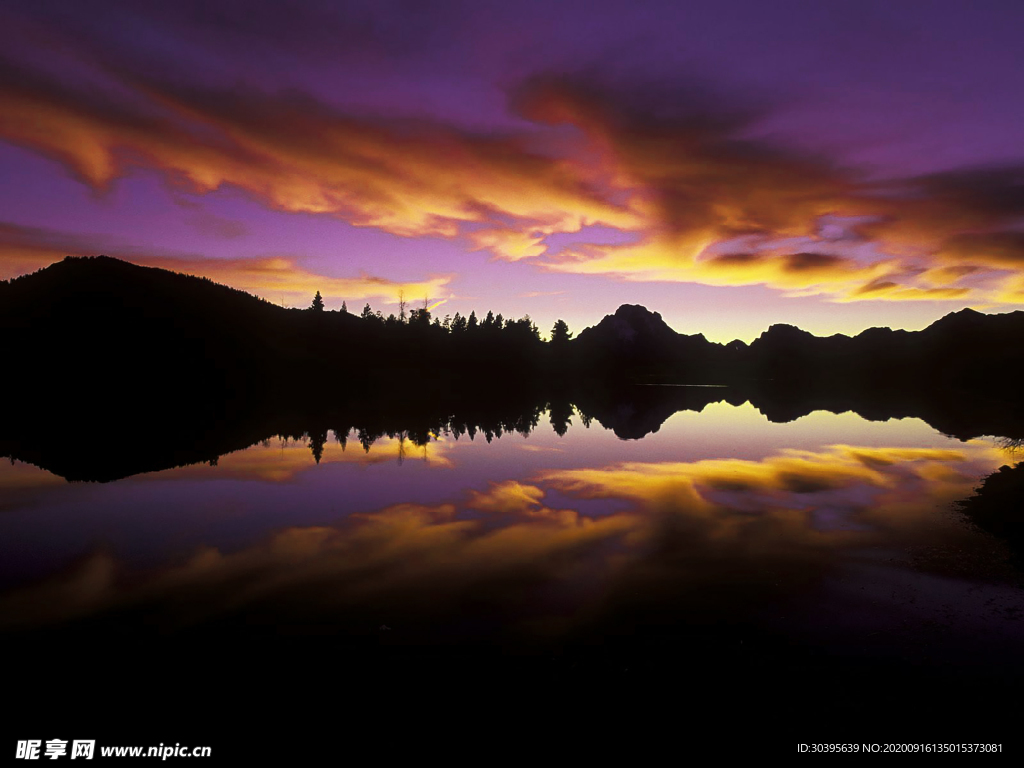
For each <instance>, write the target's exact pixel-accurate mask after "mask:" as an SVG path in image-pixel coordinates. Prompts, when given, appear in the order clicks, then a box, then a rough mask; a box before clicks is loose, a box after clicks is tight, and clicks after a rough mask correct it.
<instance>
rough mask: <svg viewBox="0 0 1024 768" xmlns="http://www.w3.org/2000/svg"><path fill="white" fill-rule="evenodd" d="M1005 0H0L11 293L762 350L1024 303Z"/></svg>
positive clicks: (1017, 28) (1015, 68) (2, 269)
mask: <svg viewBox="0 0 1024 768" xmlns="http://www.w3.org/2000/svg"><path fill="white" fill-rule="evenodd" d="M1022 32H1024V4H1021V3H1019V2H1016V0H1012V1H1011V2H992V1H991V0H975V1H974V2H941V1H940V0H933V1H930V2H914V1H904V2H899V3H892V2H891V1H890V2H874V1H873V0H858V1H857V2H843V1H842V0H833V1H830V2H820V0H819V1H816V2H810V1H809V2H803V1H800V2H796V1H793V0H776V2H772V3H765V2H761V1H760V0H743V1H741V0H716V1H715V2H682V1H681V0H672V1H671V2H655V1H643V0H629V1H628V2H617V1H616V2H601V0H589V2H575V1H574V0H563V1H561V2H552V1H551V0H546V2H532V0H527V1H526V2H516V3H509V2H502V3H495V2H484V1H483V0H475V1H474V2H434V3H424V2H414V1H407V2H388V1H387V0H373V1H372V2H312V1H305V2H291V3H271V2H266V1H265V0H245V1H244V2H241V1H238V2H236V1H235V0H222V1H220V2H216V1H212V0H202V1H194V0H178V1H177V2H174V3H164V2H160V3H151V2H143V1H141V0H132V1H125V2H121V1H119V0H105V1H104V2H98V1H95V0H78V1H77V2H54V1H52V0H35V2H33V3H24V2H18V3H15V2H9V1H8V0H0V279H4V278H11V277H15V276H18V275H22V274H26V273H30V272H33V271H35V270H37V269H40V268H42V267H45V266H47V265H48V264H51V263H53V262H54V261H58V260H60V259H62V258H64V257H65V256H68V255H79V256H80V255H96V254H100V253H103V254H107V255H110V256H116V257H119V258H124V259H127V260H130V261H133V262H135V263H138V264H144V265H152V266H161V267H166V268H169V269H174V270H176V271H181V272H187V273H190V274H198V275H204V276H208V277H210V278H212V279H214V280H217V281H219V282H224V283H227V284H229V285H232V286H235V287H238V288H242V289H244V290H248V291H250V292H252V293H255V294H257V295H260V296H263V297H264V298H267V299H269V300H271V301H274V302H276V303H280V304H283V305H285V306H308V305H309V302H310V300H311V298H312V295H313V294H314V292H316V291H317V290H319V291H321V292H322V294H323V295H324V298H325V302H326V305H327V308H328V309H334V308H338V307H340V306H341V303H342V301H345V302H346V304H347V306H348V307H349V309H350V310H355V311H358V310H360V309H361V308H362V306H363V304H365V303H369V304H370V305H371V306H372V307H373V308H374V309H379V310H381V311H383V312H384V314H389V313H390V312H394V311H397V301H398V298H399V295H400V294H401V295H403V296H404V298H405V300H406V301H407V302H408V303H409V304H410V306H421V305H422V303H423V302H424V301H426V302H428V303H429V304H430V305H436V308H435V309H434V310H433V311H434V314H435V316H441V317H443V316H444V315H445V314H452V315H454V313H455V312H461V313H463V314H468V312H469V311H471V310H476V311H477V312H478V314H482V313H485V312H486V311H487V310H493V311H494V312H495V313H501V314H503V315H504V316H505V317H521V316H523V315H529V316H530V317H531V318H532V319H533V320H534V321H535V322H536V323H537V325H538V326H539V327H540V328H541V331H542V333H547V332H548V331H549V330H550V328H551V326H552V324H553V323H554V321H555V320H556V319H557V318H564V319H565V320H566V321H567V322H568V323H569V325H570V328H571V329H572V330H573V331H576V332H578V331H579V330H581V329H582V328H584V327H586V326H588V325H593V324H594V323H596V322H598V321H599V320H600V319H601V318H602V317H603V316H604V315H606V314H608V313H611V312H613V311H614V310H615V308H616V307H617V306H619V305H620V304H623V303H631V304H643V305H644V306H646V307H648V308H649V309H651V310H653V311H657V312H660V313H661V314H662V316H663V317H664V318H665V320H666V321H667V322H668V323H669V324H670V325H671V326H672V327H674V328H675V329H676V330H678V331H680V332H684V333H698V332H701V333H704V335H705V336H707V337H708V338H709V339H712V340H716V341H728V340H730V339H733V338H741V339H744V340H747V341H749V340H752V339H753V338H755V337H756V336H757V335H759V334H760V333H761V332H762V331H763V330H765V329H766V328H767V327H768V326H769V325H771V324H773V323H792V324H795V325H799V326H800V327H802V328H805V329H807V330H809V331H812V332H814V333H818V334H831V333H857V332H859V331H861V330H863V329H865V328H868V327H872V326H878V325H888V326H891V327H897V328H908V329H918V328H922V327H925V326H926V325H928V324H929V323H931V322H933V321H934V320H936V319H938V318H939V317H941V316H943V315H945V314H948V313H949V312H952V311H956V310H959V309H962V308H964V307H973V308H975V309H979V310H982V311H988V312H1005V311H1012V310H1015V309H1020V308H1024V148H1022V145H1021V141H1020V138H1021V136H1022V135H1024V98H1021V86H1020V81H1021V74H1022V73H1024V46H1021V45H1020V42H1019V41H1020V37H1021V33H1022Z"/></svg>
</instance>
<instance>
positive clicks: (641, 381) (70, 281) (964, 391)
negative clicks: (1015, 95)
mask: <svg viewBox="0 0 1024 768" xmlns="http://www.w3.org/2000/svg"><path fill="white" fill-rule="evenodd" d="M314 306H315V302H314ZM556 327H557V328H559V332H558V333H555V334H553V337H554V338H555V341H553V342H550V343H545V342H544V341H542V340H541V338H540V334H539V332H538V330H537V328H536V326H535V325H533V323H532V322H530V320H529V318H522V319H520V320H504V319H503V318H501V316H500V315H498V316H494V315H492V314H491V313H488V314H487V315H486V317H485V318H484V319H483V320H482V321H478V319H477V317H476V315H475V314H474V315H473V316H471V317H470V318H462V317H460V316H459V315H456V316H455V318H454V320H452V319H451V318H446V319H445V321H444V322H442V321H441V320H439V319H432V318H431V316H430V313H429V312H427V311H425V310H417V311H415V312H414V313H413V314H412V316H411V318H410V319H409V320H408V322H405V323H402V322H401V321H400V320H399V319H398V318H395V317H393V316H392V317H388V318H385V317H383V316H382V315H380V314H378V313H374V312H372V311H371V310H370V308H369V307H366V308H365V309H364V311H363V313H362V314H361V315H356V314H349V313H346V312H330V311H325V310H323V309H321V308H311V309H305V310H300V309H284V308H282V307H278V306H275V305H273V304H270V303H269V302H266V301H263V300H261V299H258V298H256V297H254V296H251V295H249V294H247V293H244V292H242V291H238V290H234V289H231V288H228V287H226V286H222V285H218V284H216V283H213V282H211V281H209V280H206V279H203V278H196V277H190V276H186V275H180V274H175V273H172V272H168V271H166V270H161V269H154V268H146V267H139V266H136V265H133V264H129V263H126V262H123V261H119V260H116V259H111V258H106V257H97V258H87V259H82V258H69V259H66V260H64V261H62V262H60V263H57V264H54V265H52V266H50V267H48V268H46V269H44V270H41V271H39V272H36V273H34V274H32V275H27V276H25V277H21V278H18V279H16V280H13V281H10V282H0V330H2V332H3V338H4V340H5V345H4V351H3V358H4V363H5V371H6V373H7V375H6V376H4V377H2V378H0V396H2V397H3V398H4V402H5V403H6V404H8V408H7V413H6V414H5V416H4V419H3V420H2V421H0V454H3V455H6V456H11V457H14V458H18V459H22V460H25V461H30V462H32V463H35V464H38V465H40V466H44V467H47V468H49V469H52V470H53V471H55V472H57V473H58V474H61V475H62V476H64V477H68V478H70V479H82V480H111V479H116V478H118V477H123V476H126V475H129V474H134V473H136V472H144V471H150V470H156V469H162V468H164V467H168V466H176V465H179V464H187V463H192V462H197V461H211V460H214V459H215V458H216V457H217V456H218V455H221V454H223V453H225V452H227V451H230V450H235V449H237V448H241V447H244V446H246V445H250V444H252V443H253V442H256V441H258V440H260V439H263V438H265V437H267V436H269V435H274V434H294V435H301V434H310V435H317V434H325V433H326V431H327V430H328V429H339V428H341V427H343V426H344V429H345V430H348V429H349V428H352V429H355V430H356V431H357V432H360V433H361V434H364V435H366V436H368V437H369V436H373V435H378V436H379V435H383V434H400V433H401V434H408V435H410V436H412V438H413V439H414V440H415V439H418V438H417V436H423V435H429V434H431V433H432V432H433V433H434V434H436V433H437V431H438V430H444V429H450V430H461V431H463V432H469V433H470V434H473V433H474V432H480V433H481V434H483V435H484V436H485V437H487V438H488V439H490V438H492V437H494V436H500V435H501V434H502V433H503V431H504V432H507V431H513V430H514V431H523V429H526V430H527V431H528V430H529V429H531V428H533V427H534V426H536V423H537V419H538V418H539V413H540V412H541V411H542V410H544V409H545V408H547V409H549V410H550V418H551V422H552V426H553V428H554V429H555V430H556V432H558V433H559V434H563V433H564V432H565V431H566V430H568V429H569V428H570V425H571V424H572V416H573V411H574V409H575V410H576V411H578V412H579V413H580V415H581V418H582V419H583V420H584V421H586V422H589V421H590V420H591V419H595V420H596V421H597V422H598V423H600V424H602V425H603V426H605V427H607V428H609V429H612V430H613V431H614V432H615V433H616V434H617V435H618V436H619V437H621V438H624V439H636V438H641V437H643V436H644V435H646V434H649V433H651V432H654V431H657V429H658V428H659V427H660V425H661V424H662V423H663V422H664V421H665V419H667V418H668V417H669V416H671V415H672V414H673V413H675V412H677V411H679V410H683V409H689V410H697V411H699V410H701V409H702V408H704V407H705V406H706V405H707V404H708V403H711V402H718V401H726V402H729V403H733V404H737V405H738V404H742V403H744V402H747V401H749V402H750V403H751V404H752V405H754V406H755V407H756V408H758V409H759V410H760V411H761V412H762V413H764V414H765V416H766V417H767V418H769V419H770V420H772V421H790V420H793V419H796V418H799V417H801V416H803V415H806V414H808V413H810V412H812V411H814V410H829V411H834V412H842V411H849V410H852V411H856V412H857V413H859V414H861V415H862V416H864V417H865V418H869V419H876V420H885V419H889V418H902V417H918V418H922V419H924V420H926V421H927V422H928V423H930V424H932V425H933V426H934V427H935V428H937V429H939V430H941V431H943V432H945V433H947V434H950V435H955V436H957V437H959V438H962V439H968V438H972V437H977V436H980V435H998V436H1006V437H1014V438H1019V437H1021V436H1024V411H1022V406H1021V402H1020V398H1019V396H1018V395H1017V393H1016V389H1015V388H1014V383H1015V382H1016V381H1017V380H1018V379H1019V377H1020V373H1021V372H1022V371H1024V345H1022V344H1021V341H1022V340H1024V312H1013V313H1010V314H1005V315H985V314H981V313H978V312H974V311H972V310H963V311H961V312H956V313H952V314H950V315H947V316H946V317H944V318H942V319H941V320H939V321H937V322H936V323H934V324H932V325H931V326H929V327H928V328H926V329H924V330H922V331H916V332H911V331H900V330H895V331H894V330H890V329H888V328H872V329H869V330H867V331H864V332H863V333H860V334H858V335H856V336H852V337H850V336H843V335H835V336H831V337H827V338H822V337H817V336H814V335H812V334H810V333H807V332H806V331H803V330H801V329H799V328H795V327H793V326H789V325H773V326H772V327H771V328H769V329H768V330H767V331H765V332H764V333H763V334H761V336H760V337H759V338H757V339H756V340H755V341H754V342H753V343H751V344H749V345H747V344H744V343H743V342H739V341H735V342H731V343H729V344H717V343H713V342H709V341H708V340H706V339H705V338H704V337H703V336H702V335H699V334H698V335H692V336H691V335H684V334H679V333H676V332H675V331H674V330H672V329H671V328H670V327H669V326H668V325H667V324H666V323H665V322H664V320H663V319H662V318H661V316H660V315H658V314H657V313H655V312H650V311H648V310H647V309H645V308H644V307H641V306H636V305H623V306H622V307H620V308H619V309H618V310H617V311H616V312H615V313H614V314H613V315H609V316H607V317H605V318H604V319H603V320H602V321H601V322H600V323H598V324H597V325H596V326H594V327H592V328H587V329H585V330H583V331H582V332H580V333H579V335H578V336H577V337H576V338H574V339H572V338H570V334H569V333H568V331H567V329H566V328H564V327H561V326H556ZM694 384H705V385H706V384H715V385H728V386H715V387H695V386H680V385H694ZM666 385H672V386H666ZM83 446H88V450H84V449H83Z"/></svg>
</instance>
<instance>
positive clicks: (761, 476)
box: [0, 402, 1024, 681]
mask: <svg viewBox="0 0 1024 768" xmlns="http://www.w3.org/2000/svg"><path fill="white" fill-rule="evenodd" d="M542 416H543V418H542V419H541V422H542V425H541V426H539V427H538V428H536V429H534V430H533V431H532V432H530V434H529V436H528V437H527V436H524V435H522V434H516V433H515V432H513V433H511V434H508V433H505V434H502V435H501V436H500V437H497V436H495V435H491V437H492V439H491V440H490V441H488V440H486V439H484V438H483V437H482V435H480V434H477V436H476V438H475V439H470V437H469V435H468V434H463V435H462V436H461V437H459V438H458V439H456V436H455V435H454V434H452V433H451V432H449V433H448V434H445V433H444V432H443V431H442V432H440V433H436V434H431V435H430V437H429V440H427V441H426V442H425V443H423V444H416V442H414V441H411V440H409V439H407V438H406V436H405V435H403V434H402V433H397V434H396V435H395V436H394V437H380V438H376V439H374V440H373V441H372V442H368V441H365V440H364V442H366V446H365V447H364V446H363V445H361V444H360V441H359V439H358V435H357V434H356V433H355V432H352V433H351V434H335V433H333V432H329V431H328V432H326V433H324V434H323V435H319V436H318V435H313V436H312V437H310V436H308V435H307V436H305V437H304V438H300V439H289V438H282V437H274V438H270V439H265V440H263V441H261V442H259V443H256V444H254V445H252V446H251V447H249V448H246V449H243V450H238V451H234V452H231V453H227V454H225V455H223V456H220V457H219V458H218V459H217V460H216V461H215V462H210V463H207V464H195V465H190V466H185V467H179V468H176V469H168V470H165V471H161V472H152V473H146V474H140V475H136V476H133V477H129V478H127V479H124V480H120V481H118V482H114V483H102V484H97V483H66V482H63V481H61V480H59V479H57V478H55V477H54V475H52V474H50V473H49V472H47V471H45V470H42V469H37V468H35V467H31V466H29V465H26V464H23V463H21V462H17V461H12V462H11V463H10V464H6V463H5V464H4V465H3V466H2V467H0V488H2V489H3V491H4V493H3V501H2V505H0V506H2V513H0V528H2V540H3V541H4V542H5V544H4V549H5V557H4V560H3V566H2V572H0V578H2V584H3V586H4V591H3V593H2V595H0V627H2V629H3V630H4V631H5V633H6V634H7V635H8V636H9V637H11V638H16V639H17V638H21V639H24V640H26V641H27V642H29V643H30V644H36V643H42V644H43V645H45V643H46V642H48V641H50V640H53V639H55V638H58V639H59V641H60V642H61V643H63V642H66V641H68V638H70V639H71V640H70V641H71V642H74V643H76V644H78V643H84V644H86V645H87V647H90V648H94V647H96V645H98V644H103V643H105V642H106V641H107V640H108V639H109V638H110V637H115V636H116V637H120V638H125V637H128V638H132V639H133V640H132V642H133V643H142V644H145V643H147V642H148V641H149V640H148V639H150V638H160V639H161V642H163V641H165V640H166V639H167V638H174V637H181V638H189V639H196V638H200V639H202V640H203V641H204V642H205V641H206V640H211V641H212V640H213V639H218V638H219V639H224V638H235V639H243V640H251V639H253V638H259V637H263V638H268V637H271V638H272V637H282V636H296V635H297V636H315V637H319V638H322V637H324V636H327V637H333V638H336V639H337V640H338V641H339V642H341V643H342V644H343V645H344V646H345V647H352V648H356V649H358V650H359V652H360V653H361V654H364V653H368V654H371V655H372V654H381V653H383V654H390V653H394V652H396V650H395V649H399V650H400V651H401V653H403V654H405V656H403V658H410V657H409V654H411V658H413V659H416V658H420V656H422V654H425V653H426V654H431V653H441V654H444V653H449V652H452V651H456V652H458V653H460V654H462V653H469V652H472V653H474V654H478V655H480V657H481V658H483V659H484V660H485V661H486V663H492V664H494V663H498V662H497V661H496V660H498V659H513V658H524V657H525V658H530V657H535V656H537V655H538V654H540V655H543V656H544V657H545V658H548V657H551V658H554V659H561V660H562V661H563V663H564V664H565V665H566V666H567V668H569V669H573V670H587V669H594V668H595V665H598V666H600V667H601V668H602V669H604V668H605V666H609V665H610V667H609V668H611V667H614V668H616V669H618V668H620V667H621V669H633V670H635V671H639V672H641V673H643V670H645V669H646V670H647V673H648V674H652V675H654V674H659V675H660V674H663V673H664V670H665V669H666V668H670V667H671V666H672V664H677V665H682V666H686V665H688V664H691V663H692V661H687V659H691V660H692V659H694V658H700V659H702V660H703V662H702V663H711V664H712V666H713V665H714V664H724V665H726V667H728V668H729V669H731V670H733V671H735V670H736V669H739V668H743V669H745V670H748V671H749V667H750V665H753V666H754V667H757V668H762V667H766V668H767V667H772V668H775V669H776V671H779V673H780V674H781V673H783V672H785V670H786V669H789V670H790V671H793V670H802V669H805V668H806V667H807V665H808V664H810V665H812V666H813V665H814V664H817V663H821V664H825V665H826V666H827V665H828V664H834V663H836V662H835V659H847V660H849V664H848V665H847V666H845V667H844V671H845V672H846V673H849V674H850V675H851V676H856V675H857V674H859V671H860V670H861V669H862V668H861V666H860V665H862V664H864V663H868V662H870V663H872V664H876V663H877V664H881V665H893V666H894V667H896V668H899V667H900V666H901V665H904V664H910V663H911V662H912V665H913V666H914V667H915V668H920V667H921V666H922V665H924V666H928V665H934V666H935V668H936V669H943V670H946V672H947V673H948V672H949V670H950V665H951V664H952V665H953V667H954V668H956V667H958V665H959V666H963V664H964V663H965V662H964V660H965V659H969V660H970V663H969V665H968V666H969V667H970V674H971V675H976V676H977V679H992V680H995V679H997V678H1002V679H1005V680H1010V681H1012V680H1018V681H1019V680H1020V679H1021V678H1020V677H1019V676H1016V677H1015V675H1018V673H1019V669H1018V667H1019V662H1018V661H1017V656H1018V654H1017V653H1016V651H1015V650H1014V649H1017V648H1019V647H1020V646H1019V644H1020V642H1021V641H1022V640H1024V629H1022V627H1021V623H1020V621H1019V618H1020V616H1021V615H1024V614H1022V611H1024V599H1022V593H1021V592H1020V590H1019V588H1018V582H1019V578H1018V572H1017V571H1016V570H1015V569H1014V568H1013V566H1012V565H1011V564H1010V553H1009V550H1008V545H1007V543H1006V541H1004V540H1000V539H998V538H995V537H993V536H991V535H988V534H986V533H984V532H981V531H979V530H978V529H976V528H975V527H973V526H972V525H970V524H969V523H968V522H967V521H966V520H965V518H964V517H963V515H962V513H961V512H960V511H959V510H958V509H957V508H956V506H955V504H954V503H955V502H956V501H958V500H961V499H964V498H967V497H969V496H971V494H972V492H973V491H974V489H975V488H977V487H978V486H979V484H980V483H981V481H982V480H983V479H984V478H985V477H986V476H988V475H991V474H992V473H994V472H996V471H997V470H998V469H999V467H1000V466H1001V465H1004V464H1007V463H1012V456H1011V455H1010V454H1008V453H1007V450H1006V449H1005V448H1003V447H1001V446H1000V444H999V443H998V441H996V440H992V439H986V438H977V439H971V440H967V441H960V440H957V439H954V438H951V437H947V436H944V435H942V434H940V433H937V432H936V431H935V430H933V429H932V428H931V427H929V426H928V425H927V424H925V423H924V422H922V421H919V420H917V419H903V420H890V421H887V422H869V421H866V420H864V419H862V418H861V417H859V416H856V415H854V414H852V413H844V414H833V413H826V412H815V413H813V414H811V415H809V416H806V417H803V418H801V419H798V420H796V421H794V422H791V423H787V424H775V423H771V422H769V421H767V420H766V419H765V418H764V417H763V416H762V415H761V414H760V413H759V412H758V411H757V410H755V409H754V408H753V407H752V406H750V405H749V404H744V405H742V406H734V405H730V404H728V403H725V402H720V403H713V404H711V405H708V406H707V407H706V408H704V409H703V410H702V411H700V412H695V411H681V412H679V413H676V414H675V415H673V416H671V417H669V418H668V420H667V421H665V423H664V424H662V425H661V426H660V428H659V429H658V430H657V431H656V432H654V433H651V434H648V435H647V437H645V438H644V439H642V440H628V441H627V440H621V439H619V438H617V437H616V436H615V434H614V433H613V432H611V431H609V430H606V429H604V428H602V427H601V426H600V425H599V424H592V425H591V426H590V427H589V428H582V427H580V426H579V424H577V423H576V422H577V421H578V419H579V415H578V414H577V413H575V412H574V411H571V410H570V412H569V413H568V414H562V415H561V416H558V419H563V418H568V419H570V421H571V422H572V423H573V424H574V426H573V428H572V429H569V430H568V431H567V432H565V433H564V434H563V435H561V436H560V435H559V434H558V433H557V431H556V430H553V429H549V428H547V427H546V426H544V425H543V422H546V421H548V419H549V417H550V414H547V413H545V414H542ZM81 450H83V451H88V440H83V441H82V448H81ZM694 654H698V655H697V656H694ZM364 660H365V659H364ZM709 660H710V661H709ZM409 663H416V662H409ZM502 663H504V662H502ZM510 663H511V662H510ZM602 665H603V666H602ZM737 665H739V666H737ZM655 669H657V670H658V671H657V672H655V671H654V670H655ZM580 674H584V675H585V674H586V672H581V673H580ZM687 674H690V673H687ZM716 674H718V673H716ZM723 674H724V673H723ZM744 674H746V672H744ZM957 674H959V673H957Z"/></svg>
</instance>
